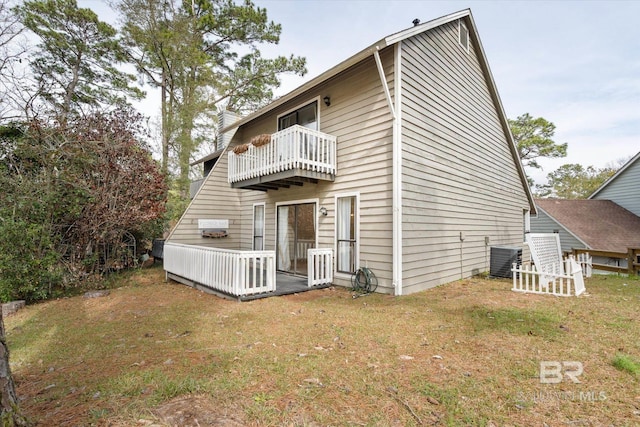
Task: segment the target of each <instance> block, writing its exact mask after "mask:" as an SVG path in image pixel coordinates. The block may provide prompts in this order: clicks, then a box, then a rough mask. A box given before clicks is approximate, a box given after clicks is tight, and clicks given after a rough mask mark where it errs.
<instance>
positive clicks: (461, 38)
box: [458, 19, 469, 52]
mask: <svg viewBox="0 0 640 427" xmlns="http://www.w3.org/2000/svg"><path fill="white" fill-rule="evenodd" d="M458 43H460V46H462V47H463V48H464V50H466V51H467V52H469V30H468V29H467V25H466V24H465V23H464V21H463V20H462V19H460V20H459V21H458Z"/></svg>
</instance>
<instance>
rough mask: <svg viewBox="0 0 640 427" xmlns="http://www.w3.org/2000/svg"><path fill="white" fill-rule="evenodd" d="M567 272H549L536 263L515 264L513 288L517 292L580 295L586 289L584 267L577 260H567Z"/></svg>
mask: <svg viewBox="0 0 640 427" xmlns="http://www.w3.org/2000/svg"><path fill="white" fill-rule="evenodd" d="M564 271H566V272H567V273H566V274H565V273H559V274H556V273H549V272H546V271H538V269H537V268H536V266H535V265H531V264H529V265H527V264H523V265H516V264H515V263H514V264H513V266H512V268H511V272H512V273H513V288H511V290H513V291H516V292H524V293H533V294H546V295H549V294H550V295H555V296H563V297H568V296H573V295H575V296H578V295H580V294H582V293H583V292H584V291H585V286H584V278H583V276H582V268H581V267H580V265H579V264H578V263H576V262H575V260H573V259H571V258H569V259H566V260H565V268H564Z"/></svg>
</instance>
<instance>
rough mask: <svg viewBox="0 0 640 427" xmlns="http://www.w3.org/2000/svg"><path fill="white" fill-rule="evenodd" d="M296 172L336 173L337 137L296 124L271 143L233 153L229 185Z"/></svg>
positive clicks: (277, 133)
mask: <svg viewBox="0 0 640 427" xmlns="http://www.w3.org/2000/svg"><path fill="white" fill-rule="evenodd" d="M293 169H303V170H307V171H313V172H319V173H325V174H335V173H336V137H335V136H333V135H328V134H326V133H322V132H318V131H316V130H312V129H307V128H305V127H302V126H299V125H294V126H291V127H289V128H287V129H284V130H282V131H280V132H276V133H274V134H273V135H271V142H269V143H268V144H265V145H261V146H259V147H256V146H254V145H252V144H248V148H247V151H245V152H244V153H241V154H236V153H234V152H233V151H230V152H229V175H228V179H229V183H234V182H239V181H244V180H248V179H252V178H257V177H261V176H266V175H270V174H274V173H278V172H283V171H288V170H293Z"/></svg>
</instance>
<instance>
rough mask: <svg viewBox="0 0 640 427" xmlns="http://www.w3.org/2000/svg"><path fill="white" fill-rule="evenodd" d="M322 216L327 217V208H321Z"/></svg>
mask: <svg viewBox="0 0 640 427" xmlns="http://www.w3.org/2000/svg"><path fill="white" fill-rule="evenodd" d="M320 214H321V215H322V216H327V208H325V207H324V206H323V207H321V208H320Z"/></svg>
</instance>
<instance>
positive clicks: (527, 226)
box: [522, 209, 531, 242]
mask: <svg viewBox="0 0 640 427" xmlns="http://www.w3.org/2000/svg"><path fill="white" fill-rule="evenodd" d="M522 229H523V230H524V240H523V241H525V242H526V241H527V234H529V233H531V212H530V211H529V209H523V210H522Z"/></svg>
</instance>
